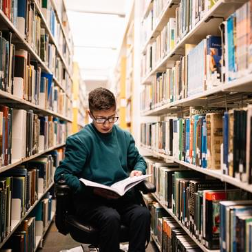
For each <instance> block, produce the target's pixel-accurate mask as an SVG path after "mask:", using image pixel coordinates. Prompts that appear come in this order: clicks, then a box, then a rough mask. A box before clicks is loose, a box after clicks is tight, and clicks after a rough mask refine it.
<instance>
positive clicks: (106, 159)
mask: <svg viewBox="0 0 252 252" xmlns="http://www.w3.org/2000/svg"><path fill="white" fill-rule="evenodd" d="M132 170H139V171H142V173H143V174H145V170H146V162H145V161H144V159H143V157H142V156H141V155H140V154H139V152H138V150H137V148H136V147H135V141H134V139H133V137H132V136H131V134H130V133H129V132H127V131H124V130H122V129H120V128H119V127H118V126H117V125H114V126H113V128H112V131H111V132H110V133H108V134H102V133H100V132H99V131H98V130H97V129H96V128H95V126H94V125H93V124H92V123H91V124H88V125H86V126H85V127H84V128H83V129H82V130H81V131H80V132H78V133H76V134H74V135H72V136H70V137H68V138H67V141H66V151H65V159H64V160H62V161H61V162H60V165H59V166H58V167H57V169H56V172H55V176H54V180H55V182H57V181H58V180H59V179H60V178H61V174H64V178H65V180H66V183H67V185H69V186H70V187H71V188H72V189H73V190H74V191H75V192H84V191H85V186H84V185H83V183H81V182H80V181H79V178H85V179H88V180H91V181H94V182H98V183H101V184H104V185H112V184H113V183H115V182H117V181H119V180H122V179H125V178H126V177H128V176H129V173H130V172H131V171H132Z"/></svg>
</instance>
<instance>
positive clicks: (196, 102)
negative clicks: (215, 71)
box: [142, 74, 252, 116]
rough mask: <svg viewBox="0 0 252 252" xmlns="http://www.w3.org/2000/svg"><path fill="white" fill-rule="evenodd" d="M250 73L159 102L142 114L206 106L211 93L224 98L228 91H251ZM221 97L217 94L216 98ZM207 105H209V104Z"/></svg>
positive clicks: (251, 76) (251, 77)
mask: <svg viewBox="0 0 252 252" xmlns="http://www.w3.org/2000/svg"><path fill="white" fill-rule="evenodd" d="M251 84H252V74H249V75H247V76H245V77H242V78H240V79H237V80H234V81H232V82H227V83H225V84H220V85H219V86H218V87H215V88H212V89H210V90H206V91H204V92H202V93H200V94H196V95H193V96H190V97H187V98H185V99H181V100H178V101H175V102H171V103H166V104H165V103H164V104H160V106H159V107H157V108H155V109H152V110H146V111H144V112H143V113H142V116H158V115H162V114H165V113H168V112H171V113H174V112H176V111H178V110H179V109H180V107H189V106H208V105H209V104H210V105H211V103H210V100H211V98H212V96H213V95H223V98H225V96H224V95H225V94H226V93H230V92H252V85H251ZM220 98H221V97H220V96H219V97H218V99H220ZM210 105H209V106H210Z"/></svg>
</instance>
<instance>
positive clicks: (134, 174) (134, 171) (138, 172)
mask: <svg viewBox="0 0 252 252" xmlns="http://www.w3.org/2000/svg"><path fill="white" fill-rule="evenodd" d="M141 175H143V173H142V172H141V171H138V170H133V171H132V172H131V173H130V177H134V176H141Z"/></svg>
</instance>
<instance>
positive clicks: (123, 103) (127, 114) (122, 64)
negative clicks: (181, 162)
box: [112, 1, 134, 132]
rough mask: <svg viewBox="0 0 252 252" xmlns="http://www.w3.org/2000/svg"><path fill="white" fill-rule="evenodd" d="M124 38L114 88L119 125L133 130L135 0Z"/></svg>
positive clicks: (128, 17) (119, 53) (115, 72)
mask: <svg viewBox="0 0 252 252" xmlns="http://www.w3.org/2000/svg"><path fill="white" fill-rule="evenodd" d="M125 24H126V25H125V28H124V34H123V39H122V42H121V45H120V47H119V50H118V57H117V63H116V66H115V69H114V75H115V79H114V83H112V89H114V90H115V94H116V95H115V96H116V99H117V104H118V114H119V125H120V127H121V128H123V129H127V130H128V131H130V132H131V131H132V116H133V95H132V94H133V89H134V1H132V5H131V7H130V11H129V14H128V16H127V17H126V22H125Z"/></svg>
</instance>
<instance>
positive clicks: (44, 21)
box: [34, 1, 71, 76]
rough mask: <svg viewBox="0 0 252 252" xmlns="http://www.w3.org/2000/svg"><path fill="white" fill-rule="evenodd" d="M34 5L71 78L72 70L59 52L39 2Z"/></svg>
mask: <svg viewBox="0 0 252 252" xmlns="http://www.w3.org/2000/svg"><path fill="white" fill-rule="evenodd" d="M34 4H35V6H36V9H37V11H38V13H39V15H40V17H41V19H42V21H43V24H44V26H45V29H46V31H47V33H48V34H49V37H50V40H51V42H52V43H53V44H54V45H55V47H56V51H57V53H58V55H59V56H60V59H61V61H62V62H63V65H64V67H65V69H66V70H67V72H68V74H69V76H71V73H70V70H69V68H68V66H67V64H66V62H65V59H64V57H63V55H62V52H61V51H60V50H59V47H58V45H57V43H56V42H55V39H54V36H53V35H52V32H51V30H50V28H49V27H48V24H47V22H46V20H45V17H44V15H43V13H42V11H41V9H40V7H39V5H38V3H37V1H34ZM54 11H55V8H54ZM69 53H70V52H69Z"/></svg>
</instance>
